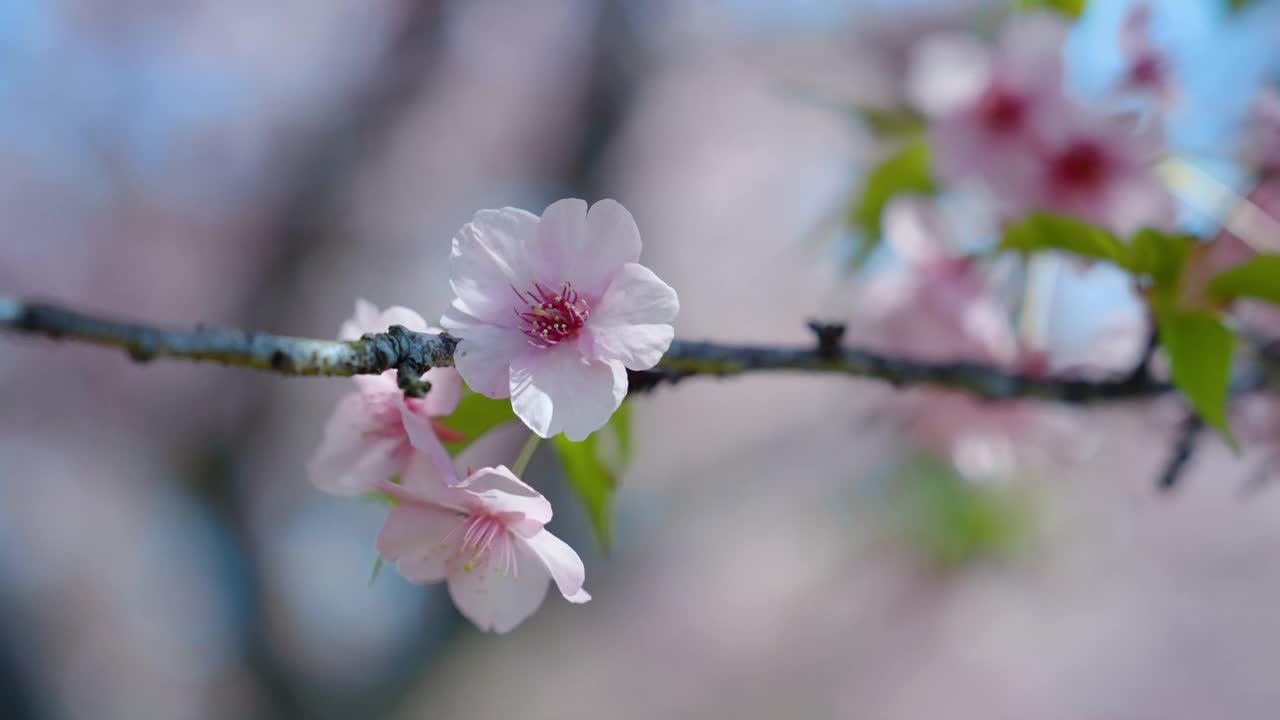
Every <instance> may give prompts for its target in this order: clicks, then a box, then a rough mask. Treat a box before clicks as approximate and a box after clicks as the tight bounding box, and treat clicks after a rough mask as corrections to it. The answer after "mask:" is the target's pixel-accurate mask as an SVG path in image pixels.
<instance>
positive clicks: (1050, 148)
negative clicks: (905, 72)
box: [910, 13, 1176, 235]
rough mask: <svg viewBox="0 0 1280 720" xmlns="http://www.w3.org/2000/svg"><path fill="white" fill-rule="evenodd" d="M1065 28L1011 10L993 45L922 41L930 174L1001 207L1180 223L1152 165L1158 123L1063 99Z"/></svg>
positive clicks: (1110, 220)
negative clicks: (975, 189) (976, 188)
mask: <svg viewBox="0 0 1280 720" xmlns="http://www.w3.org/2000/svg"><path fill="white" fill-rule="evenodd" d="M1066 30H1067V26H1066V24H1065V23H1064V22H1063V21H1062V20H1061V19H1060V18H1058V17H1055V16H1052V15H1047V14H1040V13H1031V14H1027V15H1018V16H1014V17H1013V18H1011V19H1010V20H1009V21H1008V22H1007V23H1006V24H1005V26H1004V28H1003V30H1002V31H1001V33H1000V37H999V43H998V45H997V46H996V47H995V48H994V49H991V50H988V49H987V48H985V47H984V46H982V45H981V44H979V43H978V42H977V41H976V40H975V39H973V38H971V37H950V36H943V37H936V38H933V39H930V40H928V41H926V42H925V43H923V44H922V45H921V47H920V48H919V50H918V52H917V54H916V58H915V62H914V67H913V70H912V73H911V79H910V83H911V87H912V95H913V97H914V98H915V102H916V104H917V105H919V106H920V107H921V109H923V110H924V111H925V112H926V114H927V115H928V116H929V117H930V119H931V122H930V134H931V139H932V141H933V142H932V148H933V171H934V173H935V174H936V175H937V177H938V178H939V179H941V180H942V181H944V182H946V183H949V184H965V183H976V184H979V185H981V186H983V187H985V188H986V189H987V190H988V191H989V193H990V195H991V196H992V197H993V198H994V200H995V201H996V202H997V203H998V204H999V207H1000V209H1001V211H1002V212H1003V213H1004V214H1005V215H1006V216H1008V217H1011V218H1017V217H1019V216H1021V215H1022V214H1024V213H1026V212H1029V211H1032V210H1047V211H1051V212H1057V213H1062V214H1068V215H1073V216H1076V217H1079V218H1081V219H1083V220H1087V221H1089V222H1091V223H1093V224H1096V225H1100V226H1103V227H1106V228H1109V229H1111V230H1113V231H1115V232H1117V233H1120V234H1122V235H1127V234H1129V233H1131V232H1133V231H1135V230H1137V229H1139V228H1141V227H1144V226H1154V227H1161V228H1166V227H1170V226H1171V225H1172V223H1173V222H1174V220H1175V213H1176V205H1175V203H1174V200H1173V197H1172V195H1171V194H1170V193H1169V191H1168V190H1167V189H1166V188H1165V186H1164V184H1163V183H1162V182H1161V181H1160V179H1159V178H1158V177H1157V175H1156V173H1155V169H1154V163H1155V161H1156V160H1157V159H1158V154H1159V152H1160V150H1161V148H1162V147H1163V136H1162V133H1161V131H1160V128H1159V126H1158V124H1157V123H1145V124H1142V125H1141V126H1139V125H1138V124H1135V123H1133V122H1131V121H1128V120H1121V119H1118V118H1113V117H1110V116H1108V115H1105V114H1103V113H1102V112H1101V111H1099V110H1096V109H1093V108H1089V107H1086V106H1083V105H1081V104H1080V103H1078V102H1076V101H1075V100H1074V99H1072V98H1069V97H1067V96H1066V94H1065V92H1064V89H1063V69H1062V47H1063V40H1064V37H1065V34H1066Z"/></svg>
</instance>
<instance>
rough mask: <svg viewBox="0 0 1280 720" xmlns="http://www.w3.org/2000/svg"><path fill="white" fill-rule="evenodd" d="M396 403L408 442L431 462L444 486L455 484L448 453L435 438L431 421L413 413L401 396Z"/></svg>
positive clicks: (454, 471)
mask: <svg viewBox="0 0 1280 720" xmlns="http://www.w3.org/2000/svg"><path fill="white" fill-rule="evenodd" d="M396 402H397V403H398V405H399V407H400V420H401V422H403V423H404V431H405V433H407V434H408V435H409V442H410V443H412V444H413V447H414V448H415V449H417V450H418V451H419V452H421V453H422V454H423V455H424V456H426V457H427V458H428V459H429V460H431V462H432V464H433V465H435V469H436V472H437V473H439V477H440V480H441V482H443V483H444V484H446V485H454V484H456V483H457V471H456V470H454V467H453V459H452V458H450V457H449V452H448V451H447V450H445V449H444V444H443V443H441V442H440V438H439V437H437V436H436V431H435V428H433V427H431V421H430V420H428V419H427V418H426V417H424V416H423V415H422V414H420V413H417V412H414V410H413V409H412V408H410V407H409V405H408V403H406V402H405V399H404V396H403V395H398V396H396Z"/></svg>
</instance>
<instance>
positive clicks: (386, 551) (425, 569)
mask: <svg viewBox="0 0 1280 720" xmlns="http://www.w3.org/2000/svg"><path fill="white" fill-rule="evenodd" d="M464 522H466V516H465V515H460V514H459V513H457V512H454V511H452V510H447V509H445V508H440V507H435V506H433V505H428V504H426V503H414V502H406V503H401V504H400V505H398V506H396V507H394V508H392V509H391V512H390V514H388V515H387V521H386V523H385V524H384V525H383V526H382V532H380V533H378V542H377V549H378V555H379V557H381V558H382V559H383V560H386V561H388V562H394V563H396V570H398V571H399V572H400V574H401V575H403V576H405V578H407V579H409V580H412V581H413V582H416V583H429V582H436V581H438V580H443V579H444V578H445V576H446V575H447V574H448V571H447V570H446V567H445V566H446V563H447V562H448V560H449V558H450V557H451V556H452V555H454V554H455V552H456V549H457V545H458V539H459V538H460V537H461V533H458V532H455V531H456V530H457V528H458V526H459V524H461V523H464ZM451 534H452V536H451Z"/></svg>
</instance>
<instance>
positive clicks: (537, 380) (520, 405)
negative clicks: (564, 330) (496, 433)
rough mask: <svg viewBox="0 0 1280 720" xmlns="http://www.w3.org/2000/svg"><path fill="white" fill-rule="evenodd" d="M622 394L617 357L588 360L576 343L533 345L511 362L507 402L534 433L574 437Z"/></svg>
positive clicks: (586, 431) (601, 418)
mask: <svg viewBox="0 0 1280 720" xmlns="http://www.w3.org/2000/svg"><path fill="white" fill-rule="evenodd" d="M626 395H627V371H626V369H625V368H624V367H623V366H622V363H619V362H591V361H588V360H586V359H584V358H583V357H582V356H581V355H580V354H579V353H578V350H577V348H575V347H572V346H569V345H559V346H556V347H552V348H547V349H542V350H535V351H531V352H528V353H525V354H524V355H522V356H520V357H519V358H517V359H516V360H515V361H513V362H512V364H511V407H512V409H513V410H515V413H516V416H518V417H519V418H520V419H521V420H523V421H524V424H525V425H528V426H529V429H530V430H533V431H534V432H535V433H537V434H538V435H539V436H541V437H544V438H548V437H551V436H553V435H557V434H559V433H561V432H563V433H564V434H565V437H567V438H568V439H570V440H572V441H574V442H578V441H581V440H585V439H586V437H587V436H588V435H590V434H591V433H593V432H595V431H596V430H599V429H600V428H601V427H602V426H604V424H605V423H606V422H608V421H609V417H610V416H611V415H613V412H614V411H615V410H617V409H618V406H619V405H621V404H622V400H623V398H625V397H626Z"/></svg>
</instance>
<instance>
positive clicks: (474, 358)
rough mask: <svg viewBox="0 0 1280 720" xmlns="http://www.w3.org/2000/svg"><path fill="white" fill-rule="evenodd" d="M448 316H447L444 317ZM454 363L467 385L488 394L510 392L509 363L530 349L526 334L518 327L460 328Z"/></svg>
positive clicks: (483, 326)
mask: <svg viewBox="0 0 1280 720" xmlns="http://www.w3.org/2000/svg"><path fill="white" fill-rule="evenodd" d="M447 319H448V318H446V320H447ZM460 332H462V333H464V334H461V335H458V337H460V338H462V341H461V342H459V343H458V347H457V348H455V349H454V351H453V364H454V367H456V368H457V369H458V374H459V375H461V376H462V379H463V380H465V381H466V382H467V387H469V388H471V389H472V390H475V391H476V392H478V393H480V394H481V395H484V396H485V397H490V398H505V397H509V396H510V395H511V389H510V388H511V366H512V364H514V363H515V362H516V359H517V358H518V357H519V356H521V355H523V354H525V353H526V352H528V351H529V350H530V345H529V338H527V337H525V336H524V335H522V334H521V333H520V332H519V331H517V330H511V329H508V328H500V327H495V326H493V325H477V326H473V327H471V328H468V329H466V330H462V331H460Z"/></svg>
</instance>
